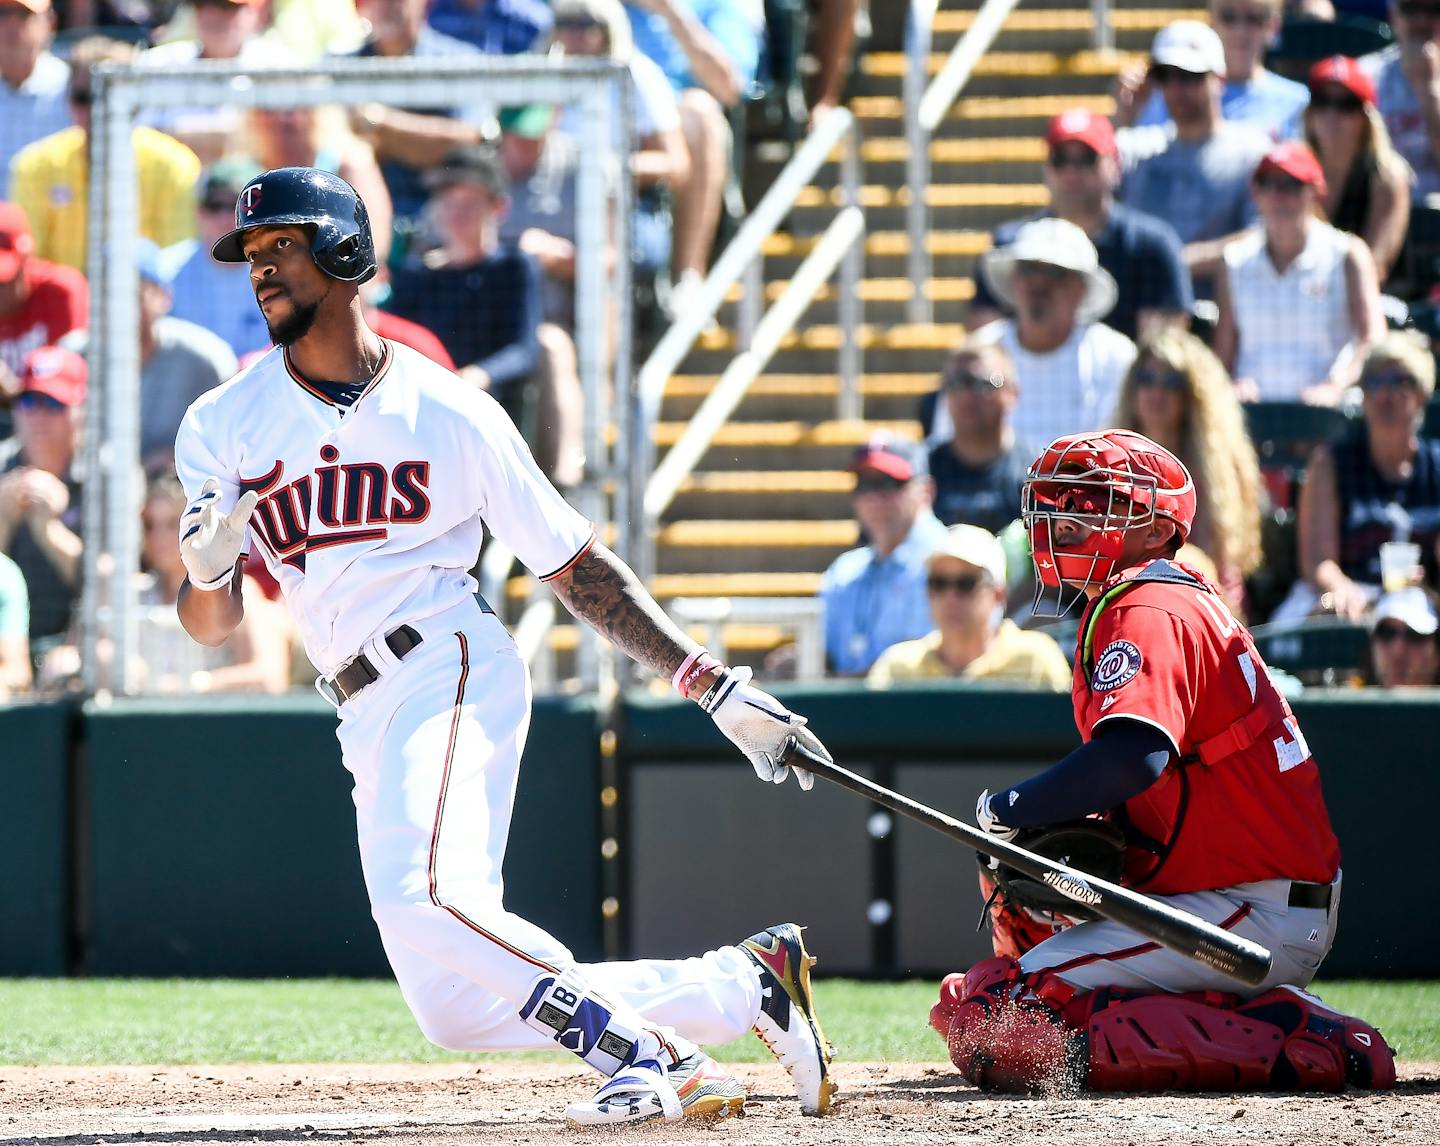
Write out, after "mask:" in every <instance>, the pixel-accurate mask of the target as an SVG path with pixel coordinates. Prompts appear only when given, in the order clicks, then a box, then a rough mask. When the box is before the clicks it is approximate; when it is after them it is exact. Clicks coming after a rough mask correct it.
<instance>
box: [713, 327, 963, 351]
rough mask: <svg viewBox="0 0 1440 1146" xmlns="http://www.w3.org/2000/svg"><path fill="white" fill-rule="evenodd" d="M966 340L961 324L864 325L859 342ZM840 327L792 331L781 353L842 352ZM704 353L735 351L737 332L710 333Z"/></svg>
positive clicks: (913, 345)
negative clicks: (809, 351) (797, 351)
mask: <svg viewBox="0 0 1440 1146" xmlns="http://www.w3.org/2000/svg"><path fill="white" fill-rule="evenodd" d="M964 337H965V328H964V327H963V326H961V325H960V324H959V323H918V324H910V323H897V324H895V325H891V326H870V325H868V324H866V325H862V326H861V327H859V329H858V330H857V331H856V341H857V342H858V343H859V344H860V346H861V347H862V348H864V349H866V350H949V349H951V348H952V347H955V346H958V345H959V344H960V342H961V340H962V339H963V338H964ZM840 344H841V337H840V328H839V327H838V326H833V325H828V324H820V325H815V326H808V327H805V328H804V329H803V330H799V331H792V332H791V333H789V334H787V335H786V336H785V337H784V338H783V339H781V340H780V349H781V350H838V349H839V347H840ZM695 345H696V347H697V348H698V349H700V350H734V349H735V345H736V335H735V332H734V331H733V330H725V329H723V328H722V329H719V330H707V331H705V332H704V333H703V334H701V335H700V337H699V338H698V339H696V341H695Z"/></svg>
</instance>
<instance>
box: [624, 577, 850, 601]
mask: <svg viewBox="0 0 1440 1146" xmlns="http://www.w3.org/2000/svg"><path fill="white" fill-rule="evenodd" d="M821 576H822V574H820V573H660V574H657V575H656V576H654V577H652V578H651V579H650V592H651V593H653V594H654V595H655V596H656V597H661V598H665V599H669V598H671V597H813V596H815V594H816V593H818V592H820V578H821Z"/></svg>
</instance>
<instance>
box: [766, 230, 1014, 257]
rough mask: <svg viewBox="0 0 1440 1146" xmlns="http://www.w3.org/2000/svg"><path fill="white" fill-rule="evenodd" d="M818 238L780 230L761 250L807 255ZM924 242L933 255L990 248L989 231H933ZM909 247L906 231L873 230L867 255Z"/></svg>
mask: <svg viewBox="0 0 1440 1146" xmlns="http://www.w3.org/2000/svg"><path fill="white" fill-rule="evenodd" d="M819 241H820V238H819V236H818V235H798V236H797V235H787V234H784V233H781V232H777V233H776V234H773V235H771V236H770V237H769V238H768V239H766V240H765V245H764V247H762V248H761V251H762V253H763V254H764V255H765V256H766V257H767V258H769V257H774V258H786V257H794V256H797V255H808V254H809V253H810V252H811V250H813V249H814V247H815V244H816V243H818V242H819ZM925 246H926V249H928V250H929V252H930V253H931V254H932V255H956V256H965V255H983V254H984V253H985V252H986V251H988V250H989V249H990V233H989V232H988V231H931V232H930V233H929V234H928V235H926V236H925ZM909 251H910V236H909V235H907V234H906V233H905V232H904V231H871V232H870V234H868V235H866V236H865V253H866V254H867V255H904V254H908V253H909Z"/></svg>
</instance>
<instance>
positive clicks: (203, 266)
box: [161, 159, 270, 358]
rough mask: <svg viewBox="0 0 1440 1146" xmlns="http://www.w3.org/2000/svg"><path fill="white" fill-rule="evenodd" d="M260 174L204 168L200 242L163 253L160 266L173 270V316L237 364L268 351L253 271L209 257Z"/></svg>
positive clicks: (232, 167)
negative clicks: (212, 338) (205, 334)
mask: <svg viewBox="0 0 1440 1146" xmlns="http://www.w3.org/2000/svg"><path fill="white" fill-rule="evenodd" d="M258 174H260V167H259V166H258V165H256V164H254V163H251V162H249V161H248V160H240V159H227V160H222V161H221V162H219V163H217V164H215V165H214V166H212V167H208V168H206V169H205V171H204V172H203V173H202V174H201V176H200V182H199V184H198V185H197V188H196V191H197V194H196V200H197V202H196V211H195V230H196V233H197V236H198V237H197V238H194V239H186V240H184V241H183V242H180V243H177V244H175V245H174V246H173V247H167V248H166V249H165V250H164V251H163V252H162V253H161V263H162V265H163V266H166V267H169V268H172V270H171V277H170V294H171V297H172V299H173V302H172V303H171V306H170V314H171V316H172V317H173V318H178V319H183V320H184V321H186V322H193V323H195V324H196V325H197V326H203V327H204V328H205V329H206V330H208V331H210V332H211V333H212V334H215V335H218V336H219V337H220V338H222V339H223V340H224V341H225V343H226V345H227V346H229V347H230V349H231V351H233V352H234V354H235V357H236V358H243V357H244V356H245V355H247V354H249V353H250V352H251V351H254V350H264V349H265V348H266V347H268V346H269V345H270V332H269V330H267V329H266V326H265V316H264V315H262V314H261V313H260V308H259V307H257V306H256V305H255V291H254V289H253V288H252V287H251V286H250V268H249V267H247V266H246V265H245V264H244V263H217V262H216V261H215V260H214V259H212V258H211V257H210V248H211V247H212V246H214V245H215V241H216V240H217V239H219V238H220V236H221V235H223V234H225V233H226V232H227V231H229V230H230V228H231V227H233V226H234V225H235V199H236V197H237V196H239V194H240V191H241V189H242V188H244V186H245V184H246V183H248V182H249V181H250V178H251V176H254V175H258Z"/></svg>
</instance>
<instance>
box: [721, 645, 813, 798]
mask: <svg viewBox="0 0 1440 1146" xmlns="http://www.w3.org/2000/svg"><path fill="white" fill-rule="evenodd" d="M753 675H754V674H753V673H752V672H751V671H750V670H749V669H748V668H743V667H742V668H733V669H722V670H721V672H720V676H719V679H717V680H716V682H715V684H714V685H713V686H712V687H711V689H710V691H709V692H707V693H706V694H705V695H704V696H703V697H701V698H700V707H701V708H703V709H704V710H705V711H706V712H708V713H709V714H710V719H712V720H713V721H715V725H716V727H717V728H719V729H720V731H721V732H723V733H725V735H726V736H728V737H729V738H730V739H731V741H732V742H734V744H735V745H736V747H738V748H739V749H740V751H741V752H743V753H745V756H746V758H747V759H748V760H749V761H750V766H751V767H752V768H754V769H755V775H756V776H758V777H760V779H762V780H768V781H769V782H770V783H772V784H783V783H784V782H785V777H786V776H788V775H789V774H790V771H791V768H790V766H789V765H788V764H783V763H781V760H782V759H783V757H784V752H785V742H786V741H787V740H788V739H789V738H790V737H791V736H795V737H799V738H801V739H803V740H804V741H805V743H806V745H807V747H809V748H811V749H814V750H815V751H816V752H817V753H818V754H819V755H821V756H824V757H825V758H826V759H827V760H828V759H830V753H829V752H827V751H826V750H825V746H824V745H823V744H821V743H820V741H819V739H818V738H817V737H816V736H815V734H814V733H813V732H811V731H810V730H809V729H808V728H806V727H805V718H804V717H803V716H799V715H797V714H796V713H793V712H791V711H790V710H789V709H788V708H786V707H785V706H784V705H783V704H781V703H780V702H779V701H778V700H776V699H775V698H774V697H773V696H771V695H770V694H769V693H768V692H761V691H760V690H759V689H758V688H755V687H753V686H752V685H751V684H750V678H751V677H752V676H753ZM794 772H795V779H796V780H797V781H798V782H799V784H800V787H801V788H802V789H803V790H804V791H806V792H808V791H810V789H811V788H813V787H814V786H815V776H814V774H813V773H811V772H807V771H806V770H805V769H803V768H796V769H794Z"/></svg>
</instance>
